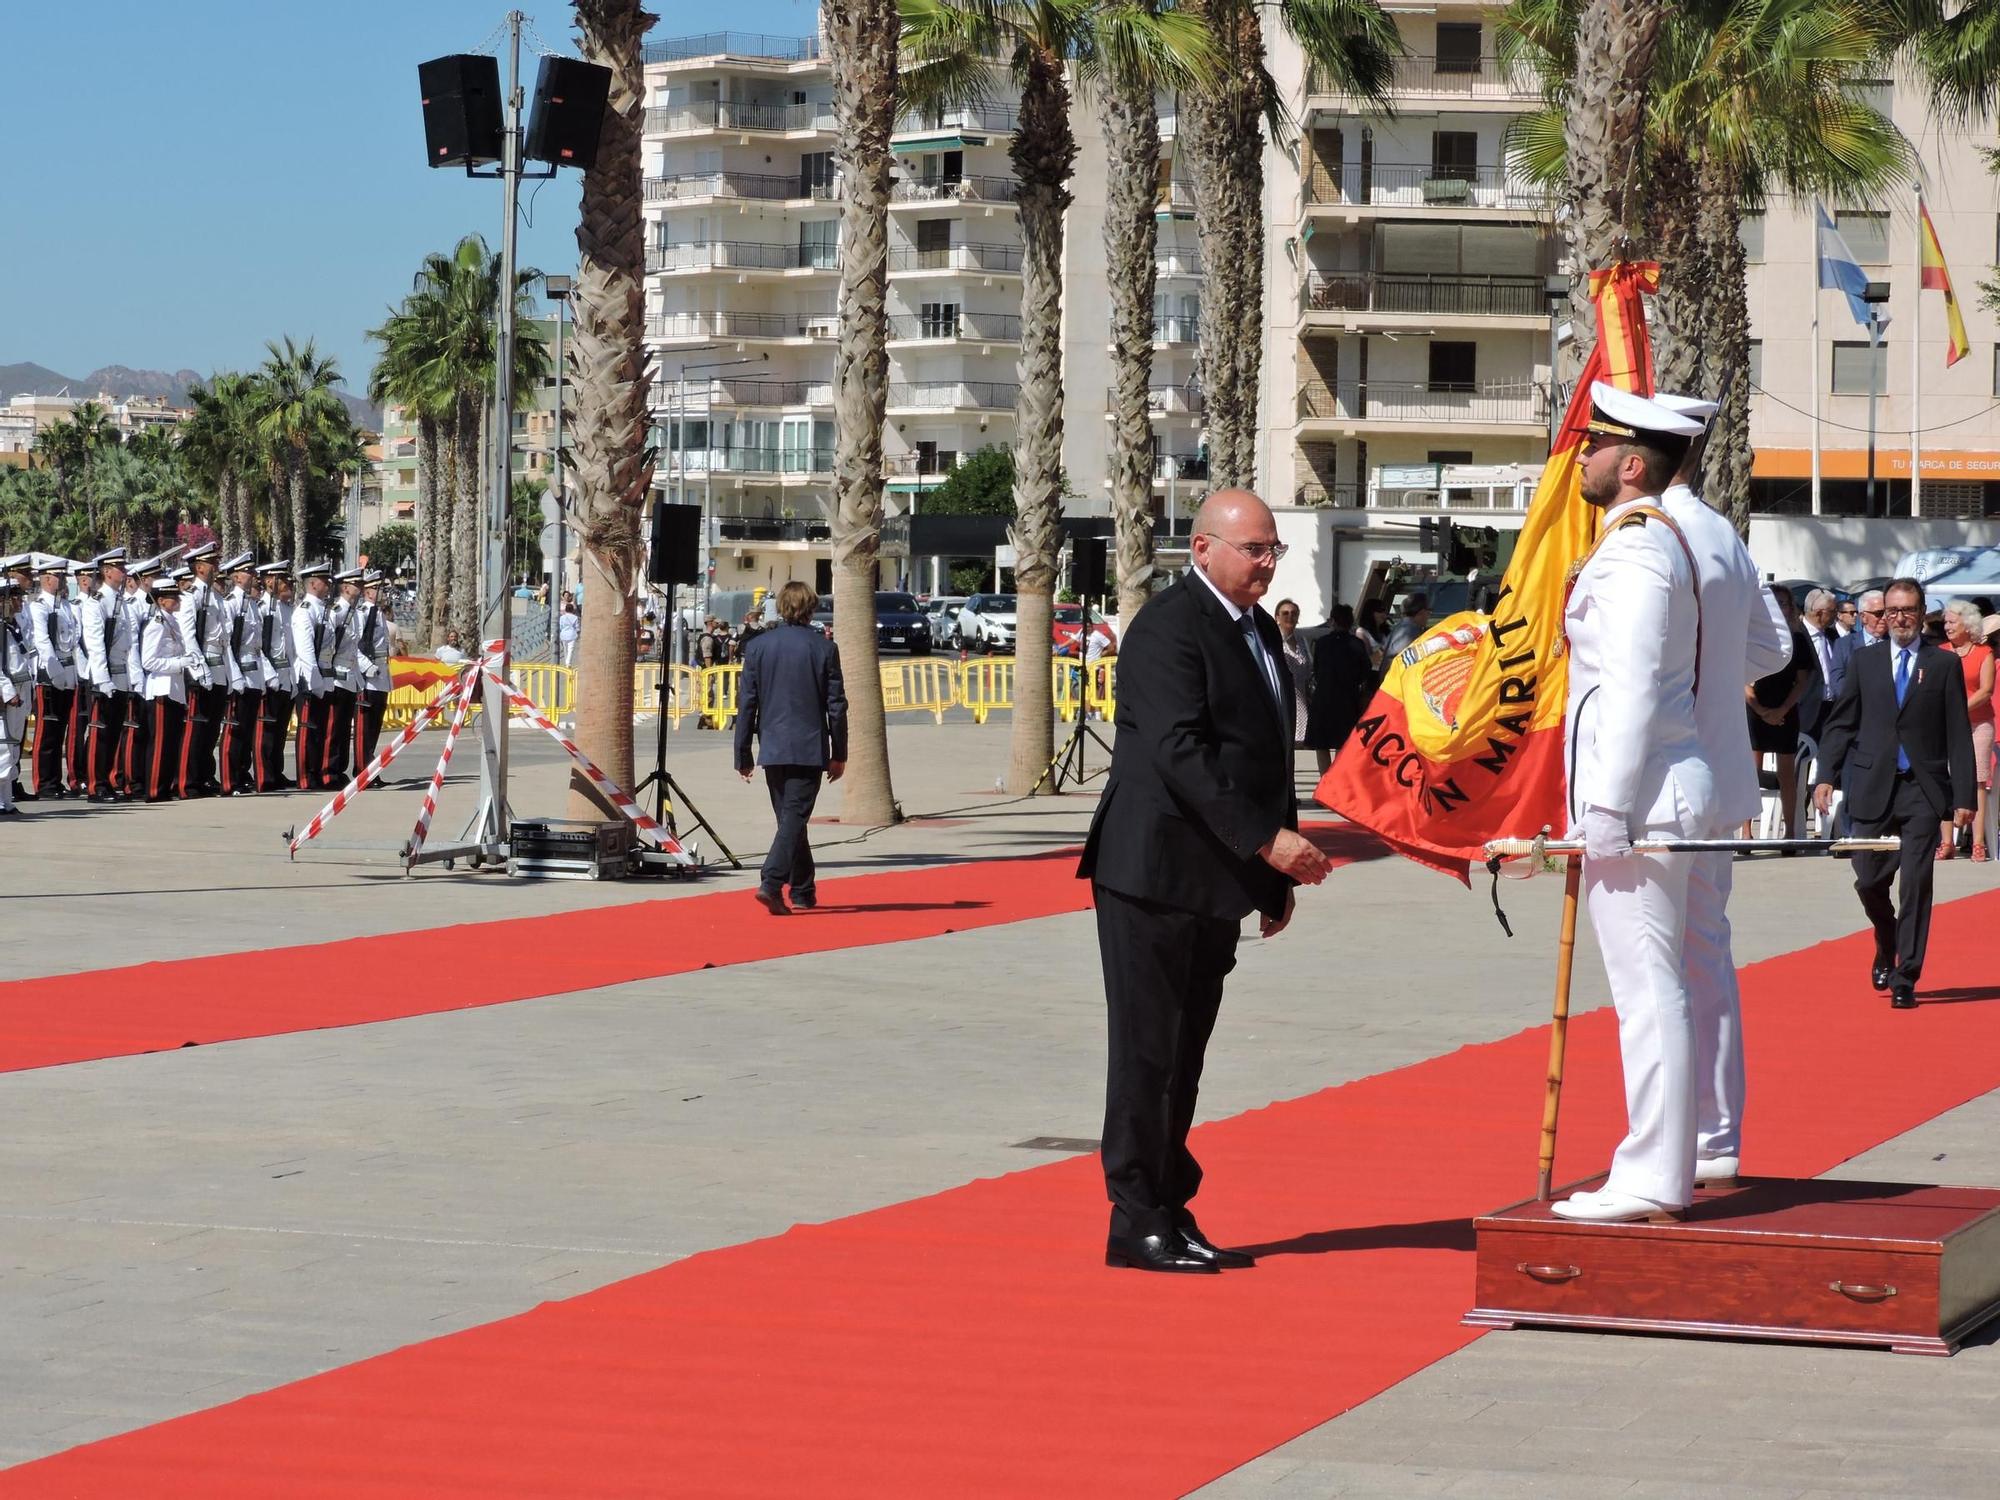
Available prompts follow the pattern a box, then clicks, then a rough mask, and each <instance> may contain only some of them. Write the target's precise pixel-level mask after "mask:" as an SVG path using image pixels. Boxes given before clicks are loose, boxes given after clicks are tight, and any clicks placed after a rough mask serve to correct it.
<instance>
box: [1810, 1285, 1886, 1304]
mask: <svg viewBox="0 0 2000 1500" xmlns="http://www.w3.org/2000/svg"><path fill="white" fill-rule="evenodd" d="M1827 1286H1828V1288H1829V1289H1831V1290H1833V1291H1836V1292H1838V1293H1840V1295H1841V1296H1843V1297H1852V1298H1853V1299H1854V1300H1855V1301H1856V1302H1887V1301H1888V1300H1889V1299H1890V1298H1891V1297H1893V1296H1895V1295H1896V1289H1895V1288H1894V1287H1892V1286H1850V1285H1849V1284H1848V1283H1847V1282H1845V1281H1829V1282H1828V1283H1827Z"/></svg>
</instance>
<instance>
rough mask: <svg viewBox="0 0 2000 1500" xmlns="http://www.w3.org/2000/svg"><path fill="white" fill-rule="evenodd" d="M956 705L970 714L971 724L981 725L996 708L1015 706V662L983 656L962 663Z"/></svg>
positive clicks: (1000, 657) (998, 657)
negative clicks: (958, 703) (961, 706)
mask: <svg viewBox="0 0 2000 1500" xmlns="http://www.w3.org/2000/svg"><path fill="white" fill-rule="evenodd" d="M958 681H959V688H958V701H959V702H960V704H962V705H963V706H964V707H966V708H969V709H971V710H972V722H973V723H975V724H984V723H985V722H986V716H987V715H988V714H990V713H992V712H993V710H994V709H996V708H1012V707H1013V706H1014V658H1013V657H1011V656H985V657H980V658H978V659H976V660H973V661H968V662H964V663H962V664H961V665H960V667H959V672H958Z"/></svg>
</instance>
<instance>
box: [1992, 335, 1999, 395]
mask: <svg viewBox="0 0 2000 1500" xmlns="http://www.w3.org/2000/svg"><path fill="white" fill-rule="evenodd" d="M1993 394H1994V395H1996V396H2000V344H1995V345H1994V346H1993Z"/></svg>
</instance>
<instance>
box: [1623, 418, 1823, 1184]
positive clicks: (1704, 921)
mask: <svg viewBox="0 0 2000 1500" xmlns="http://www.w3.org/2000/svg"><path fill="white" fill-rule="evenodd" d="M1653 401H1654V403H1655V404H1656V405H1659V406H1664V407H1666V408H1667V410H1669V411H1672V412H1677V413H1679V414H1680V415H1681V416H1684V417H1691V418H1693V419H1694V420H1696V421H1698V422H1703V423H1706V422H1708V421H1710V420H1712V419H1713V418H1714V416H1715V403H1714V402H1713V401H1700V400H1696V399H1694V398H1692V397H1688V396H1671V395H1667V394H1665V393H1664V392H1663V393H1661V394H1659V395H1656V396H1654V397H1653ZM1699 450H1700V445H1699V444H1690V445H1689V449H1688V458H1687V460H1686V461H1685V462H1683V464H1682V466H1681V472H1680V473H1679V474H1677V475H1676V476H1675V477H1674V482H1673V483H1672V484H1670V485H1668V486H1667V488H1666V489H1665V491H1663V492H1662V493H1661V495H1660V508H1661V509H1663V510H1664V511H1666V513H1667V514H1668V515H1669V516H1671V517H1672V518H1673V520H1674V522H1675V524H1676V525H1678V526H1679V527H1680V529H1681V533H1682V535H1684V536H1685V537H1686V538H1687V539H1688V546H1689V547H1690V548H1691V549H1693V552H1694V562H1695V572H1696V574H1697V575H1698V576H1699V579H1700V584H1699V588H1700V595H1701V619H1702V633H1701V679H1702V683H1703V684H1704V691H1702V692H1700V693H1697V694H1696V695H1695V704H1694V721H1695V728H1696V729H1697V730H1698V731H1700V734H1701V744H1702V749H1703V751H1704V752H1705V753H1706V754H1707V756H1708V766H1709V771H1710V773H1711V774H1712V775H1713V776H1714V778H1715V803H1716V809H1717V812H1718V814H1719V815H1720V816H1721V817H1722V819H1723V820H1724V821H1725V822H1727V823H1729V824H1732V825H1733V824H1737V823H1742V822H1748V821H1749V820H1750V819H1752V818H1754V817H1756V815H1757V810H1758V808H1759V807H1761V806H1762V805H1763V794H1762V792H1761V791H1760V790H1759V789H1758V786H1757V773H1756V760H1755V757H1754V756H1753V755H1752V754H1751V751H1750V725H1749V720H1748V718H1747V717H1746V716H1745V715H1744V713H1743V710H1742V708H1741V707H1740V706H1739V703H1740V699H1741V696H1742V695H1741V694H1739V693H1737V692H1735V691H1734V690H1733V687H1732V684H1733V683H1735V682H1737V681H1739V680H1740V681H1741V682H1742V683H1743V684H1744V685H1745V686H1746V687H1747V686H1748V685H1749V684H1751V683H1753V682H1755V681H1756V680H1757V679H1758V678H1760V677H1768V676H1769V675H1770V674H1771V673H1773V672H1776V671H1778V670H1779V669H1780V668H1781V667H1783V666H1784V665H1785V663H1786V662H1788V661H1790V660H1791V657H1792V637H1791V631H1790V629H1789V628H1788V627H1787V625H1786V623H1785V612H1784V610H1783V609H1782V608H1781V607H1780V606H1779V604H1778V600H1777V596H1776V595H1775V594H1773V593H1772V592H1771V591H1770V590H1769V589H1767V588H1765V587H1764V584H1763V582H1762V580H1760V579H1759V578H1758V576H1757V565H1756V564H1755V563H1754V562H1752V561H1751V560H1750V549H1749V548H1747V547H1745V546H1744V545H1743V539H1742V538H1741V537H1739V536H1738V535H1737V534H1736V528H1735V527H1734V526H1732V525H1730V524H1729V522H1728V520H1727V519H1726V518H1725V517H1723V516H1721V515H1718V514H1717V513H1716V511H1715V510H1714V509H1713V508H1712V507H1711V506H1709V505H1708V504H1707V503H1706V502H1704V501H1703V500H1702V499H1701V498H1700V497H1699V496H1698V495H1696V494H1695V492H1694V490H1693V488H1692V487H1691V484H1690V481H1691V480H1692V478H1693V477H1694V472H1695V471H1696V469H1697V468H1698V467H1699V465H1698V461H1697V460H1698V455H1699ZM1735 869H1736V857H1735V856H1734V855H1733V854H1728V853H1718V854H1697V855H1695V856H1694V857H1693V859H1692V861H1691V862H1690V864H1689V866H1688V895H1687V937H1686V940H1685V942H1684V943H1683V944H1682V948H1681V977H1682V978H1683V979H1684V980H1685V981H1686V984H1687V991H1688V1004H1689V1007H1690V1009H1691V1010H1692V1011H1693V1014H1694V1087H1695V1096H1694V1105H1695V1121H1694V1129H1695V1141H1694V1145H1695V1161H1694V1180H1695V1181H1696V1182H1697V1183H1713V1184H1715V1185H1716V1186H1723V1185H1726V1184H1728V1183H1731V1182H1733V1181H1734V1180H1735V1178H1736V1171H1737V1163H1738V1161H1739V1159H1740V1158H1741V1156H1742V1152H1743V1096H1744V1081H1743V1023H1742V1016H1741V1012H1740V1009H1739V1006H1738V1000H1737V992H1736V959H1735V957H1734V955H1733V954H1732V953H1731V952H1730V946H1729V891H1730V885H1731V882H1732V879H1733V877H1734V873H1735Z"/></svg>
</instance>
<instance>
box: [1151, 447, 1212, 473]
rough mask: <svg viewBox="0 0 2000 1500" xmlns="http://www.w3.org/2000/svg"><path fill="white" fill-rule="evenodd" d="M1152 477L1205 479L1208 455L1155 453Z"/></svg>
mask: <svg viewBox="0 0 2000 1500" xmlns="http://www.w3.org/2000/svg"><path fill="white" fill-rule="evenodd" d="M1153 477H1154V478H1155V479H1206V478H1208V457H1207V455H1206V454H1202V453H1155V454H1154V455H1153Z"/></svg>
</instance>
